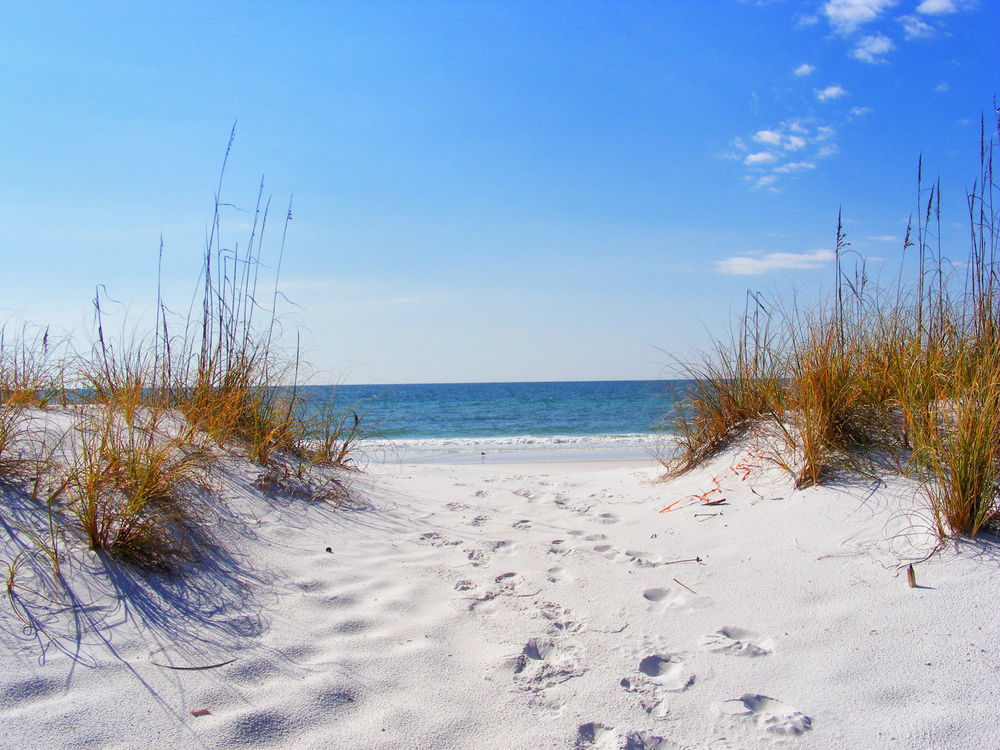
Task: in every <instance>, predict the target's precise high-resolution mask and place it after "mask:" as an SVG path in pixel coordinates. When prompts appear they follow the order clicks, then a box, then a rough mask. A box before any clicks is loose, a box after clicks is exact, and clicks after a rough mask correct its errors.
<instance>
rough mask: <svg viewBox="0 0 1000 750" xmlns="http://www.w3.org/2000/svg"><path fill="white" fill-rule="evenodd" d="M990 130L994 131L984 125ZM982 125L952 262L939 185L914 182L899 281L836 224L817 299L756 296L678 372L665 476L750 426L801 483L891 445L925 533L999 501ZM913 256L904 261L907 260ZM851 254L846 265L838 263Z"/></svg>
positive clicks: (994, 301)
mask: <svg viewBox="0 0 1000 750" xmlns="http://www.w3.org/2000/svg"><path fill="white" fill-rule="evenodd" d="M994 125H995V128H994ZM998 142H1000V122H998V123H996V124H993V123H991V124H990V127H989V128H987V125H986V121H985V120H984V121H983V128H982V132H981V150H980V155H981V174H980V175H979V179H978V180H977V181H976V183H975V185H974V187H973V188H972V189H971V190H970V191H969V193H968V196H967V198H968V206H969V225H970V230H971V232H970V234H971V243H970V249H969V251H968V253H967V255H966V258H965V260H964V262H962V263H954V262H952V261H951V260H949V258H948V257H947V255H946V254H945V253H944V252H943V250H942V245H941V223H940V222H941V218H940V215H941V209H940V205H941V186H940V184H939V183H936V184H933V185H931V186H930V187H925V186H924V185H923V174H922V173H923V164H922V162H920V163H918V178H917V186H918V197H919V205H918V211H917V213H916V220H915V223H914V222H913V221H911V224H910V226H909V227H908V229H907V233H906V239H905V240H904V248H903V251H904V259H906V258H907V257H908V258H909V259H910V260H911V261H914V265H915V266H916V271H915V273H914V272H910V271H908V270H906V269H905V268H904V266H903V265H902V264H901V268H900V272H899V276H898V278H897V280H896V282H895V283H894V284H892V285H890V286H889V287H879V286H878V285H876V284H872V283H871V282H870V280H869V278H868V274H867V269H866V268H865V264H864V260H863V259H861V258H860V257H859V256H856V254H855V253H853V251H851V250H850V247H849V244H848V242H847V238H846V236H845V234H844V232H843V228H842V226H843V225H842V223H841V221H840V217H838V222H837V233H836V252H835V284H834V292H833V294H832V295H831V297H830V299H829V300H827V301H826V302H823V303H821V304H820V305H819V306H818V307H817V308H815V309H801V308H798V307H793V308H792V309H785V308H782V307H781V306H780V305H773V304H768V303H766V301H765V300H764V298H763V296H762V295H760V294H753V295H748V303H747V305H746V307H745V309H744V313H743V315H742V317H741V318H740V319H739V321H738V324H737V326H736V330H737V334H735V335H733V336H731V337H730V340H729V341H727V342H719V343H717V344H716V345H715V347H714V350H713V351H712V354H711V355H710V356H708V357H705V358H704V359H703V361H701V362H699V363H697V364H695V365H687V366H685V367H684V374H685V375H686V376H687V377H690V378H693V379H694V380H695V383H694V384H693V385H692V387H691V390H690V392H689V394H688V395H687V397H686V398H685V399H684V400H683V402H682V404H681V406H680V416H679V418H678V419H677V420H676V422H675V424H676V429H677V431H678V433H679V439H678V440H679V451H678V454H677V455H676V456H672V457H663V458H662V459H661V461H662V463H663V464H664V466H665V467H666V468H667V470H668V472H670V473H679V472H683V471H686V470H688V469H690V468H692V467H694V466H697V465H698V464H700V463H701V462H703V461H704V460H706V459H707V458H708V457H710V456H712V455H714V454H715V453H717V452H718V451H719V450H721V449H722V448H723V447H725V446H726V445H728V444H730V443H731V442H732V441H733V440H735V439H737V438H739V437H742V436H744V435H746V434H747V433H748V432H750V431H753V430H756V432H757V433H758V434H759V435H765V436H768V437H769V438H773V437H774V436H778V438H779V439H778V444H777V447H775V446H774V441H773V440H772V441H771V443H770V448H769V452H768V453H767V455H769V456H770V457H771V458H772V460H773V461H775V462H776V463H778V464H779V465H781V466H783V467H784V468H786V469H788V470H789V471H790V472H791V473H792V474H793V476H794V480H795V484H796V486H798V487H806V486H812V485H816V484H819V483H821V482H823V481H825V480H827V479H828V478H829V477H830V476H833V475H835V474H836V473H837V472H838V471H844V470H847V471H851V470H861V471H870V470H874V469H873V464H874V462H875V461H876V459H877V458H879V457H884V456H885V455H887V454H888V455H891V456H893V457H894V463H895V465H896V466H898V468H899V469H900V470H901V471H903V472H905V473H908V474H910V475H912V476H914V477H916V478H917V479H918V480H919V481H920V485H921V487H922V491H923V492H924V494H925V495H926V497H927V501H928V504H929V507H930V509H931V510H932V512H933V517H934V519H935V521H936V525H937V531H938V533H939V534H940V535H941V536H945V535H946V534H949V533H955V534H968V535H971V536H975V534H976V533H977V532H978V531H979V530H980V529H982V528H983V526H984V525H986V524H988V523H990V521H992V520H994V519H995V518H996V516H997V513H998V508H1000V498H998V484H1000V265H998V261H1000V258H998V252H1000V233H998V231H997V222H998V220H1000V216H998V210H1000V205H998V202H997V193H998V190H997V185H996V182H995V178H994V171H993V160H994V155H993V149H994V147H995V146H996V145H997V143H998ZM914 256H915V257H914ZM851 258H854V265H853V268H850V267H849V264H848V260H849V259H851Z"/></svg>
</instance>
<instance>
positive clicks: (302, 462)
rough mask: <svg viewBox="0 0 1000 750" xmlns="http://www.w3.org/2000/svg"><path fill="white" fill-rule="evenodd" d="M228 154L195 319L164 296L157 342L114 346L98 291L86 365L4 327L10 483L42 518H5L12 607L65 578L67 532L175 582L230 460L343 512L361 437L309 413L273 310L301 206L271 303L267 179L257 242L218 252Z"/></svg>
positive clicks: (2, 429)
mask: <svg viewBox="0 0 1000 750" xmlns="http://www.w3.org/2000/svg"><path fill="white" fill-rule="evenodd" d="M232 142H233V134H231V135H230V141H229V145H228V147H227V150H226V157H225V159H224V161H223V167H222V170H221V173H220V180H219V187H218V191H217V192H216V196H215V206H214V212H213V215H212V224H211V228H210V231H209V233H208V239H207V242H206V247H205V251H204V255H203V265H202V268H201V273H200V279H199V281H198V282H197V285H198V288H199V290H200V295H199V296H200V299H199V302H200V304H198V305H194V304H192V309H191V311H189V313H188V315H187V317H186V318H181V319H178V318H177V317H176V316H174V315H173V314H171V313H170V312H169V311H168V307H167V305H166V304H165V302H164V301H163V299H162V296H161V294H160V292H159V291H158V292H157V310H156V318H155V323H154V325H153V330H152V331H149V332H148V333H145V334H143V333H141V332H135V331H132V332H125V331H124V329H123V330H122V331H121V332H120V333H112V332H111V331H110V330H109V326H108V322H107V315H106V311H105V307H106V304H105V300H106V298H107V293H106V292H103V291H102V289H103V287H100V286H99V287H97V291H96V293H95V298H94V308H95V326H94V328H95V331H94V336H93V340H92V344H91V346H90V349H89V351H88V352H86V353H83V354H81V353H78V352H77V351H75V350H74V349H73V347H72V346H71V345H70V344H69V343H68V342H65V341H63V342H60V344H59V345H58V346H53V344H52V342H51V341H50V335H49V331H48V330H47V329H42V330H41V332H40V333H37V334H36V333H35V332H34V331H33V329H31V328H30V327H29V326H27V325H24V326H21V327H20V328H18V329H16V330H15V329H13V328H11V329H10V332H8V330H7V329H6V328H2V329H0V482H2V483H4V484H6V485H7V486H9V487H12V488H13V490H14V491H16V492H21V494H22V495H24V496H27V497H30V499H31V502H32V503H33V504H34V505H33V506H32V507H34V508H35V509H36V510H37V515H38V516H39V519H41V517H42V516H44V521H42V520H39V522H38V523H36V524H35V528H32V526H31V524H26V523H23V522H22V520H18V521H16V522H15V521H14V519H13V516H12V514H11V513H9V512H8V511H7V509H6V508H4V506H3V505H0V521H3V526H4V527H5V528H6V529H7V531H8V534H16V535H17V536H18V540H19V541H18V545H19V549H20V550H21V551H20V552H19V553H18V554H17V555H16V556H15V558H14V559H13V560H11V561H9V562H8V563H7V569H8V581H7V583H8V593H9V594H10V592H11V590H12V587H14V586H15V582H16V580H17V577H18V571H19V570H21V569H22V568H23V566H24V564H25V560H26V559H29V557H30V558H31V559H35V558H36V557H37V556H38V555H44V556H45V557H47V558H48V559H49V560H51V562H52V568H53V570H54V572H55V573H56V578H58V573H59V564H60V558H61V556H62V555H63V553H64V551H63V550H62V549H60V547H59V545H58V544H57V542H58V539H59V538H61V537H63V536H64V535H69V537H71V538H72V537H74V536H75V537H77V538H80V539H81V540H83V541H84V542H85V543H86V545H87V546H88V547H89V548H90V549H92V550H100V551H101V552H102V553H104V554H107V555H110V556H112V557H114V558H117V559H119V560H123V561H126V562H129V563H132V564H135V565H138V566H140V567H144V568H152V569H158V570H169V569H171V568H172V567H173V565H174V563H176V562H178V561H180V560H183V559H188V558H191V557H192V553H193V552H194V551H195V550H194V549H193V545H195V544H197V543H198V542H197V541H196V540H197V539H202V540H203V539H204V535H200V534H197V533H194V532H195V531H196V529H197V527H198V526H199V524H201V523H202V517H201V510H200V508H201V507H202V505H203V504H204V499H205V496H206V495H207V494H210V492H211V488H210V483H209V482H208V477H209V475H210V472H211V471H212V469H213V466H214V465H215V464H217V463H218V462H219V461H220V460H224V459H226V458H227V457H230V456H233V455H235V456H238V457H241V458H243V459H248V460H249V461H251V462H254V463H256V464H258V465H260V466H262V467H264V469H265V471H270V472H271V473H272V474H274V475H276V476H283V475H284V474H285V473H287V466H289V465H294V466H295V467H296V468H295V472H296V474H297V476H298V477H299V479H300V480H302V481H305V482H306V484H307V485H308V484H309V482H313V483H314V484H315V485H316V488H315V491H312V492H306V493H305V494H307V495H308V496H309V497H310V498H311V499H317V498H333V499H335V500H336V501H337V502H339V501H340V499H342V497H343V494H344V492H345V491H346V490H345V487H346V485H345V483H344V482H341V481H337V480H334V479H332V478H331V477H332V476H333V474H334V473H336V472H337V471H339V470H343V469H349V468H357V461H356V460H355V453H356V450H357V447H358V446H357V442H358V439H359V438H360V437H361V436H362V435H363V434H364V432H365V431H364V426H363V425H361V424H360V421H359V419H358V418H357V416H356V414H355V413H353V412H347V413H344V412H343V411H342V410H338V406H337V405H336V404H335V403H334V402H333V401H332V400H331V401H330V402H329V403H326V404H319V405H317V406H316V407H315V408H313V407H312V405H310V404H307V403H306V401H305V399H304V398H303V396H302V395H301V393H300V391H299V386H298V383H299V379H300V369H301V366H300V352H299V347H298V343H297V342H296V344H295V346H294V348H293V349H291V350H289V349H288V348H286V347H285V346H284V342H285V340H286V339H287V338H288V337H287V336H286V335H285V332H284V331H283V329H282V322H281V320H280V318H279V316H278V314H277V311H276V308H277V302H278V298H279V292H278V277H279V272H280V266H281V258H282V256H283V254H284V249H285V238H286V235H287V229H288V221H289V220H290V218H291V209H290V208H289V211H288V213H287V215H286V220H285V226H284V231H283V232H282V235H281V246H280V249H279V250H278V258H277V264H276V267H277V269H278V271H277V272H275V274H274V280H273V286H272V287H271V288H269V289H268V290H266V291H262V290H261V289H260V288H259V287H260V284H259V283H258V282H259V276H260V275H261V274H260V270H261V257H263V255H264V252H263V248H262V239H263V237H264V234H265V229H266V227H267V219H268V207H269V203H270V201H269V200H268V199H265V197H264V192H263V182H262V183H261V186H260V189H259V190H258V194H257V204H256V212H255V214H254V220H253V222H252V226H251V228H250V234H249V238H248V240H247V241H246V242H245V243H243V244H242V245H240V243H235V245H234V247H235V248H236V249H234V250H228V249H224V248H223V245H222V241H221V239H220V235H221V231H222V227H223V221H222V214H221V209H222V207H223V206H224V205H226V204H225V203H224V202H223V201H222V200H221V199H220V197H219V196H220V194H221V190H222V177H223V175H224V174H225V164H226V161H228V158H229V153H230V150H231V148H232ZM161 259H162V245H161ZM159 279H160V276H159V273H158V274H157V281H158V283H157V287H158V290H159V287H160V284H159ZM268 303H269V304H268ZM39 415H42V417H41V418H39ZM49 417H51V418H49ZM46 445H49V447H48V448H46ZM302 481H300V484H301V483H302ZM219 500H222V501H223V502H224V498H222V499H220V498H216V501H219ZM39 529H47V531H44V532H39Z"/></svg>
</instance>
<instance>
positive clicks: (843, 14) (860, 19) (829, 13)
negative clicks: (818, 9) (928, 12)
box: [823, 0, 934, 34]
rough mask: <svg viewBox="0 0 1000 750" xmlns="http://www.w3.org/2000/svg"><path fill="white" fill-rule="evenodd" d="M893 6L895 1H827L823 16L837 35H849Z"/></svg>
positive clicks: (929, 0)
mask: <svg viewBox="0 0 1000 750" xmlns="http://www.w3.org/2000/svg"><path fill="white" fill-rule="evenodd" d="M933 1H934V0H924V2H933ZM895 4H896V0H829V1H828V2H827V3H826V4H824V5H823V14H824V15H825V16H826V18H827V20H828V21H829V22H830V26H831V27H832V28H833V30H834V31H836V32H837V33H838V34H850V33H852V32H853V31H855V30H856V29H858V28H859V27H861V26H863V25H864V24H866V23H870V22H871V21H874V20H875V19H876V18H878V17H879V16H880V15H882V13H883V11H885V10H887V9H889V8H891V7H893V6H894V5H895Z"/></svg>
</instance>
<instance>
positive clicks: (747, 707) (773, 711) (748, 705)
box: [723, 693, 812, 735]
mask: <svg viewBox="0 0 1000 750" xmlns="http://www.w3.org/2000/svg"><path fill="white" fill-rule="evenodd" d="M726 702H727V703H730V704H733V705H732V707H731V708H729V709H723V710H724V712H725V713H728V714H730V715H731V716H740V717H744V718H746V719H752V720H754V721H755V722H756V723H757V726H758V727H760V728H761V729H763V730H765V731H768V732H772V733H774V734H784V735H799V734H803V733H805V732H808V731H809V730H810V729H812V718H811V717H809V716H806V715H805V714H804V713H802V712H801V711H799V710H798V709H797V708H794V707H793V706H789V705H788V704H787V703H782V702H781V701H779V700H775V699H774V698H771V697H769V696H766V695H758V694H755V693H744V694H743V695H742V696H740V697H739V698H733V699H732V700H729V701H726Z"/></svg>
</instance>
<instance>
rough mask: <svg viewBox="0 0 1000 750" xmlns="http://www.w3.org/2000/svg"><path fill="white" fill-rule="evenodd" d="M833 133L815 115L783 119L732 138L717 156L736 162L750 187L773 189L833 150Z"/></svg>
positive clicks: (834, 151) (834, 150)
mask: <svg viewBox="0 0 1000 750" xmlns="http://www.w3.org/2000/svg"><path fill="white" fill-rule="evenodd" d="M836 133H837V131H836V129H835V128H833V127H832V126H830V125H826V124H824V123H822V121H819V120H817V119H816V118H808V119H793V120H785V121H784V122H781V123H779V124H777V125H774V126H772V127H769V128H763V129H761V130H758V131H757V132H755V133H754V134H753V135H751V136H749V137H746V138H742V137H741V138H734V139H733V140H732V141H731V143H730V146H731V149H730V150H729V151H726V152H724V153H721V154H719V155H718V158H720V159H728V160H732V161H737V160H738V161H740V162H741V163H742V164H743V166H744V168H745V169H746V172H745V174H744V176H743V179H744V180H745V181H746V182H747V183H748V184H749V185H750V186H751V188H753V189H755V190H757V189H761V188H765V187H766V188H769V189H771V190H772V191H773V190H777V188H776V187H775V186H776V184H777V183H778V181H779V179H780V178H782V177H784V176H790V175H794V174H797V173H802V172H806V171H808V170H811V169H816V162H817V161H818V160H820V159H824V158H827V157H829V156H832V155H833V154H835V153H837V150H838V149H837V144H836V143H835V142H834V140H833V139H834V138H835V136H836ZM755 146H756V147H757V148H755ZM759 146H764V148H763V149H760V148H759Z"/></svg>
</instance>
